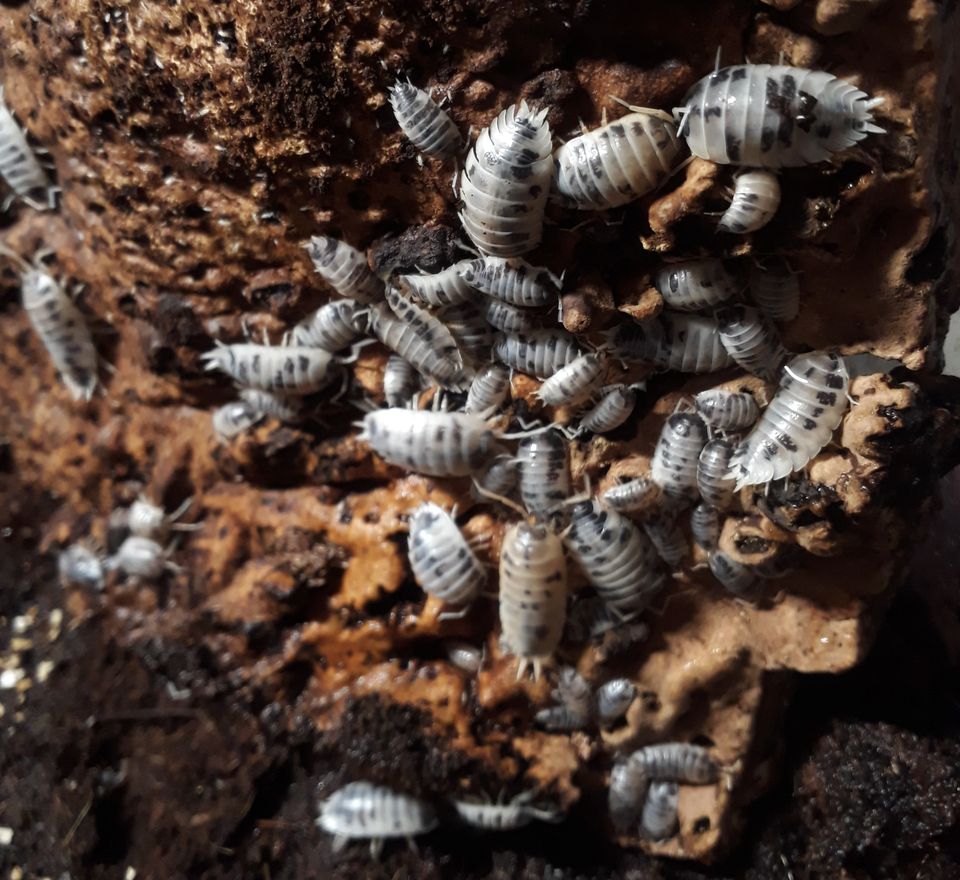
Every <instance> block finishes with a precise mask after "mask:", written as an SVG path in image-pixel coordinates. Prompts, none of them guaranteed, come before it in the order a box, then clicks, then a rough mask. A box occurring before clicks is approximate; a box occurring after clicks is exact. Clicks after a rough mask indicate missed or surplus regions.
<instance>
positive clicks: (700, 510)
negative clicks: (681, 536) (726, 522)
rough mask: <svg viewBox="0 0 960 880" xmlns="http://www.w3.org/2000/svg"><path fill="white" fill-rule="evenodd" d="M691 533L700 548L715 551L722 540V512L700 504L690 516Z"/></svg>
mask: <svg viewBox="0 0 960 880" xmlns="http://www.w3.org/2000/svg"><path fill="white" fill-rule="evenodd" d="M690 532H691V534H692V535H693V540H694V541H695V542H696V544H697V546H698V547H702V548H703V549H704V550H708V551H709V550H713V549H714V548H715V547H716V546H717V542H718V541H719V540H720V512H719V511H718V510H717V508H716V507H711V506H710V505H709V504H698V505H697V506H696V507H694V508H693V511H692V513H691V514H690Z"/></svg>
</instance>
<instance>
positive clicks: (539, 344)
mask: <svg viewBox="0 0 960 880" xmlns="http://www.w3.org/2000/svg"><path fill="white" fill-rule="evenodd" d="M581 354H583V352H582V350H581V349H580V345H579V343H578V342H577V339H576V337H574V336H573V334H571V333H568V332H567V331H566V330H561V329H559V328H551V329H548V330H534V331H533V332H531V333H524V334H519V333H517V334H515V333H498V334H497V335H496V340H495V342H494V344H493V356H494V357H495V358H496V359H497V360H498V361H500V363H502V364H506V365H507V366H508V367H510V368H511V369H514V370H517V371H518V372H520V373H526V374H527V375H529V376H536V377H537V378H538V379H548V378H549V377H550V376H552V375H553V374H554V373H557V372H559V371H560V370H562V369H563V368H564V367H565V366H567V364H570V363H573V361H575V360H576V359H577V358H578V357H580V355H581Z"/></svg>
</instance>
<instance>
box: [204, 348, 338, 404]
mask: <svg viewBox="0 0 960 880" xmlns="http://www.w3.org/2000/svg"><path fill="white" fill-rule="evenodd" d="M201 360H203V361H204V363H205V364H206V368H207V369H208V370H221V371H222V372H224V373H226V374H227V375H228V376H229V377H230V378H231V379H233V380H234V381H235V382H236V383H237V384H238V385H241V386H243V387H244V388H256V389H259V390H260V391H280V392H285V393H287V394H312V393H313V392H314V391H319V390H320V389H321V388H323V387H324V386H325V385H327V384H328V382H329V381H330V378H331V369H330V368H331V364H332V356H331V354H330V352H328V351H324V350H323V349H322V348H307V347H304V346H300V345H258V344H256V343H252V342H241V343H235V344H232V345H225V344H224V343H222V342H220V341H217V347H216V348H215V349H213V350H212V351H208V352H206V353H205V354H203V355H202V356H201Z"/></svg>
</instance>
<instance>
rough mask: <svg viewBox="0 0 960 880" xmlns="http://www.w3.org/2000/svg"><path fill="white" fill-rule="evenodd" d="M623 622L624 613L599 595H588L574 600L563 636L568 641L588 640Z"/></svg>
mask: <svg viewBox="0 0 960 880" xmlns="http://www.w3.org/2000/svg"><path fill="white" fill-rule="evenodd" d="M622 624H623V615H622V614H619V613H617V611H615V610H614V609H613V608H611V607H610V606H609V605H608V604H607V603H606V602H604V601H603V599H601V598H600V597H599V596H588V597H587V598H586V599H578V600H577V601H576V602H574V604H573V606H572V607H571V609H570V611H569V613H568V614H567V626H566V629H565V630H564V632H563V637H564V639H565V640H566V641H568V642H574V643H580V642H587V641H590V639H594V638H597V637H598V636H602V635H603V634H604V633H607V632H609V631H610V630H612V629H616V628H617V627H619V626H621V625H622Z"/></svg>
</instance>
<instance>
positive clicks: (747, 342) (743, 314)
mask: <svg viewBox="0 0 960 880" xmlns="http://www.w3.org/2000/svg"><path fill="white" fill-rule="evenodd" d="M717 323H718V324H719V325H720V339H721V341H722V342H723V346H724V348H726V350H727V352H728V353H729V354H730V357H732V358H733V359H734V360H735V361H736V362H737V363H738V364H739V365H740V366H741V367H743V368H744V369H745V370H746V371H747V372H748V373H753V375H754V376H759V377H760V378H761V379H766V380H768V381H772V380H773V379H774V378H776V376H777V373H778V372H779V370H780V366H781V364H782V363H783V362H784V361H785V360H786V359H787V358H788V357H789V356H790V353H789V352H788V351H787V350H786V349H785V348H784V347H783V343H781V342H780V334H779V333H778V332H777V328H776V327H775V326H774V325H773V322H772V321H771V320H770V319H769V318H768V317H767V316H766V315H765V314H763V312H761V311H760V310H759V309H755V308H753V306H726V307H724V308H722V309H719V310H718V311H717Z"/></svg>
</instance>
